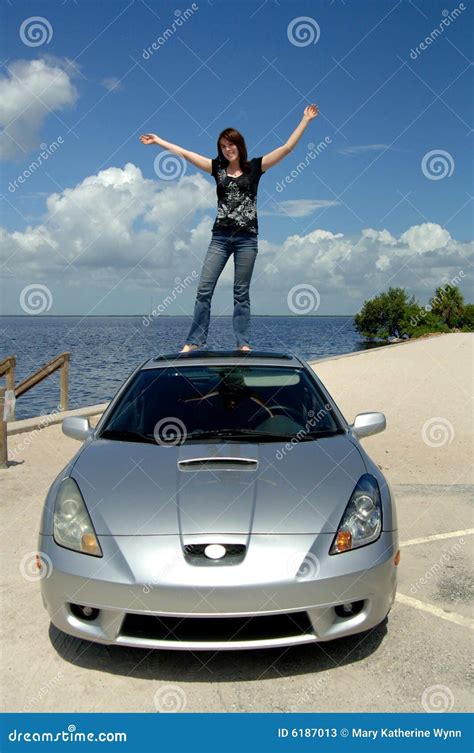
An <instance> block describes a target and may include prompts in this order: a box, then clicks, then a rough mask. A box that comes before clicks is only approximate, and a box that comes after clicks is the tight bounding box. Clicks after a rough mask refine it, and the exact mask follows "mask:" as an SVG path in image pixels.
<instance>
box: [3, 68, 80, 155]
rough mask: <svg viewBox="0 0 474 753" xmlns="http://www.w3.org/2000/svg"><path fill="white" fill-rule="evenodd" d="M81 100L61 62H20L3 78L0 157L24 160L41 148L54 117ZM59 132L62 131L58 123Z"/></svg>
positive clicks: (9, 69)
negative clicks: (48, 121)
mask: <svg viewBox="0 0 474 753" xmlns="http://www.w3.org/2000/svg"><path fill="white" fill-rule="evenodd" d="M77 97H78V93H77V90H76V88H75V87H74V85H73V83H72V81H71V77H70V75H69V74H68V73H67V71H66V70H65V69H64V65H62V64H60V63H59V62H51V61H50V62H48V61H46V60H17V61H15V62H13V63H11V64H10V65H9V66H8V75H7V76H3V77H1V78H0V126H1V127H2V129H3V130H2V132H1V133H0V157H1V158H2V159H16V158H20V159H21V158H23V157H25V156H26V155H27V154H28V153H29V152H30V151H31V150H32V149H35V148H38V147H39V146H40V144H41V136H40V131H41V127H42V125H43V122H44V120H45V119H46V118H47V117H48V116H51V114H52V113H54V112H56V111H58V110H62V109H63V108H64V107H68V106H71V105H73V104H74V103H75V102H76V100H77ZM58 127H59V129H61V128H62V126H61V124H60V123H59V122H58Z"/></svg>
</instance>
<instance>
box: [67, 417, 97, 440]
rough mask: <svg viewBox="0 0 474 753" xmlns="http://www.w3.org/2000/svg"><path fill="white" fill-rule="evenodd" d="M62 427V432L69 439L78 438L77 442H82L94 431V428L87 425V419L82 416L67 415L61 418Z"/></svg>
mask: <svg viewBox="0 0 474 753" xmlns="http://www.w3.org/2000/svg"><path fill="white" fill-rule="evenodd" d="M62 429H63V434H65V435H66V436H67V437H71V439H78V440H79V442H83V441H84V440H85V439H88V438H89V437H90V436H92V434H93V433H94V429H91V427H90V425H89V419H88V418H83V417H82V416H68V417H67V418H65V419H63V423H62Z"/></svg>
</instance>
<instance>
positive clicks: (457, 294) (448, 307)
mask: <svg viewBox="0 0 474 753" xmlns="http://www.w3.org/2000/svg"><path fill="white" fill-rule="evenodd" d="M463 309H464V297H463V294H462V293H461V291H460V290H459V288H458V287H456V286H455V285H446V286H445V287H444V288H443V287H439V288H436V292H435V294H434V297H433V298H432V299H431V310H432V312H433V313H434V314H438V316H440V317H441V319H443V321H444V322H446V324H447V325H448V327H455V326H456V325H457V324H459V323H460V321H461V319H462V313H463Z"/></svg>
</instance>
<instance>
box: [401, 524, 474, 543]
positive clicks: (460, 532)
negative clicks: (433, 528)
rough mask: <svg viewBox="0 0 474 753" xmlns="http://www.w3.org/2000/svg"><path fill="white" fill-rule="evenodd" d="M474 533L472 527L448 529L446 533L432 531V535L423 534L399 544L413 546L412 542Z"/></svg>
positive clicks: (426, 541)
mask: <svg viewBox="0 0 474 753" xmlns="http://www.w3.org/2000/svg"><path fill="white" fill-rule="evenodd" d="M473 533H474V528H465V529H464V530H463V531H449V532H448V533H434V534H433V535H432V536H424V537H423V538H421V539H410V540H409V541H401V542H400V546H413V544H427V543H428V542H430V541H438V540H439V539H453V538H456V537H459V536H471V535H472V534H473Z"/></svg>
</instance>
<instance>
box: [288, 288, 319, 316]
mask: <svg viewBox="0 0 474 753" xmlns="http://www.w3.org/2000/svg"><path fill="white" fill-rule="evenodd" d="M286 302H287V304H288V308H289V309H290V310H291V311H293V313H294V314H309V312H310V311H317V310H318V308H319V304H320V303H321V296H320V295H319V291H318V290H317V289H316V288H315V287H314V285H310V284H309V283H307V282H301V283H299V284H298V285H293V287H292V288H291V290H290V291H289V292H288V295H287V297H286Z"/></svg>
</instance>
